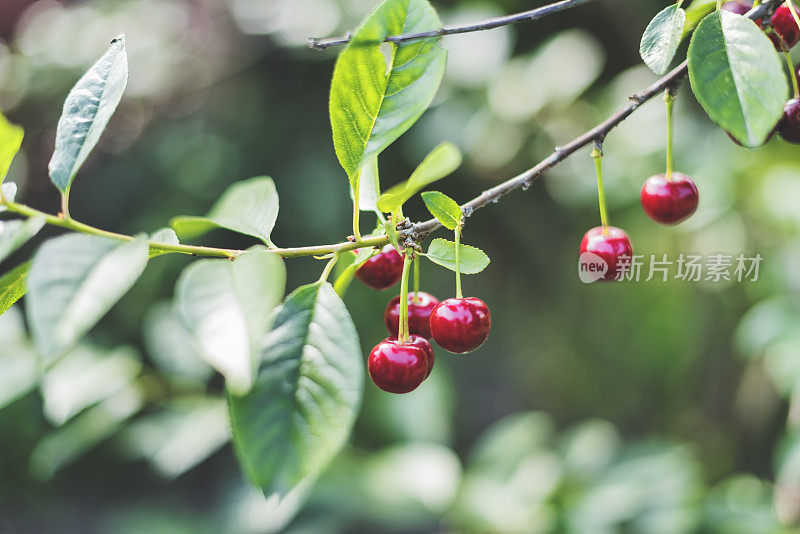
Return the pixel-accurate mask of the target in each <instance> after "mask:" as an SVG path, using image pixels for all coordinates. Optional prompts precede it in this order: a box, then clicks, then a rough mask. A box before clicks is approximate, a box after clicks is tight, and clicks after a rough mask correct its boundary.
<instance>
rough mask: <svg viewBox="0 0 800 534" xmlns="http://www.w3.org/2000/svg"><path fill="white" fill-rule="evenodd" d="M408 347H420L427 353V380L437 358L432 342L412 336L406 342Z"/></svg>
mask: <svg viewBox="0 0 800 534" xmlns="http://www.w3.org/2000/svg"><path fill="white" fill-rule="evenodd" d="M384 341H395V342H396V341H397V338H394V337H387V338H386V339H384ZM406 345H413V346H415V347H419V348H421V349H422V350H424V351H425V355H426V356H427V357H428V372H427V373H426V374H425V378H428V377H429V376H431V372H432V371H433V364H434V362H435V361H436V356H435V355H434V354H433V347H432V346H431V343H430V341H428V340H427V339H425V338H424V337H421V336H415V335H414V334H411V335H410V336H408V341H406Z"/></svg>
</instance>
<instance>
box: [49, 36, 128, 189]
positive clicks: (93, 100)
mask: <svg viewBox="0 0 800 534" xmlns="http://www.w3.org/2000/svg"><path fill="white" fill-rule="evenodd" d="M127 83H128V56H127V53H126V51H125V36H120V37H117V38H116V39H114V40H113V41H112V42H111V47H110V48H109V49H108V51H107V52H106V53H105V54H104V55H103V57H101V58H100V59H99V60H98V61H97V63H95V64H94V65H93V66H92V67H91V68H90V69H89V70H88V71H87V72H86V74H84V76H83V77H82V78H81V79H80V80H78V83H77V84H75V87H74V88H73V89H72V91H70V93H69V95H68V96H67V100H66V102H64V111H63V112H62V114H61V118H60V119H59V121H58V130H57V131H56V148H55V151H54V152H53V157H52V159H51V160H50V180H51V181H52V182H53V184H54V185H55V186H56V187H57V188H58V190H59V191H61V192H62V193H64V194H66V193H67V192H68V191H69V188H70V186H71V185H72V181H73V180H74V179H75V174H77V172H78V169H80V167H81V165H83V162H84V161H86V158H87V157H89V153H90V152H91V151H92V149H94V147H95V145H96V144H97V141H99V140H100V136H101V135H102V133H103V130H105V128H106V126H107V125H108V121H109V119H111V115H113V114H114V111H115V110H116V109H117V106H118V105H119V102H120V100H121V99H122V93H123V92H125V86H126V85H127Z"/></svg>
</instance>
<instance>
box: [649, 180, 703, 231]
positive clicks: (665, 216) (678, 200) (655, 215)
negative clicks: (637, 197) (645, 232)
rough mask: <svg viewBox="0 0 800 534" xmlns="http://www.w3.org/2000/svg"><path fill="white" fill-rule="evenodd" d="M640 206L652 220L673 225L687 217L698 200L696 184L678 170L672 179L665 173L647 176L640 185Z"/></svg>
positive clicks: (695, 207) (693, 209)
mask: <svg viewBox="0 0 800 534" xmlns="http://www.w3.org/2000/svg"><path fill="white" fill-rule="evenodd" d="M641 197H642V208H644V211H645V213H647V215H649V216H650V218H651V219H653V220H654V221H656V222H658V223H661V224H668V225H674V224H678V223H680V222H683V221H685V220H686V219H688V218H689V217H690V216H691V215H692V213H694V211H695V210H696V209H697V203H698V201H699V200H700V197H699V194H698V192H697V186H696V185H694V182H693V181H692V179H691V178H689V177H688V176H686V175H685V174H681V173H679V172H674V173H672V180H667V177H666V175H665V174H658V175H656V176H651V177H650V178H648V179H647V180H646V181H645V182H644V185H643V186H642V194H641Z"/></svg>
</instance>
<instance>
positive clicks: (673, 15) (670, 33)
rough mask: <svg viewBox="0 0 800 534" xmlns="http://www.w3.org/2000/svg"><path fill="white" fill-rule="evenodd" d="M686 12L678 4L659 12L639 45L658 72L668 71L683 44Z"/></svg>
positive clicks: (653, 69)
mask: <svg viewBox="0 0 800 534" xmlns="http://www.w3.org/2000/svg"><path fill="white" fill-rule="evenodd" d="M685 22H686V12H685V11H684V10H683V9H681V8H679V7H678V6H677V5H672V6H669V7H667V8H665V9H663V10H662V11H661V12H659V14H658V15H656V16H655V17H654V18H653V20H651V21H650V24H648V26H647V29H646V30H645V31H644V35H642V42H641V44H640V45H639V54H640V55H641V56H642V59H643V60H644V62H645V65H647V66H648V67H650V70H652V71H653V72H655V73H656V74H659V75H661V74H664V73H665V72H667V69H668V68H669V65H670V63H672V58H674V57H675V52H677V51H678V46H679V45H680V44H681V37H682V35H683V26H684V24H685Z"/></svg>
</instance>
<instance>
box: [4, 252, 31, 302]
mask: <svg viewBox="0 0 800 534" xmlns="http://www.w3.org/2000/svg"><path fill="white" fill-rule="evenodd" d="M30 268H31V262H29V261H27V262H25V263H23V264H21V265H18V266H17V267H15V268H14V269H12V270H10V271H9V272H7V273H6V274H4V275H3V276H2V277H0V315H3V314H4V313H5V312H6V311H8V309H9V308H11V306H13V305H14V303H15V302H17V301H18V300H19V299H21V298H22V297H23V296H24V295H25V293H26V292H27V291H28V286H27V284H26V283H25V280H26V278H27V276H28V271H29V270H30Z"/></svg>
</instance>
